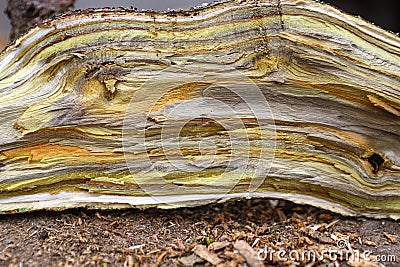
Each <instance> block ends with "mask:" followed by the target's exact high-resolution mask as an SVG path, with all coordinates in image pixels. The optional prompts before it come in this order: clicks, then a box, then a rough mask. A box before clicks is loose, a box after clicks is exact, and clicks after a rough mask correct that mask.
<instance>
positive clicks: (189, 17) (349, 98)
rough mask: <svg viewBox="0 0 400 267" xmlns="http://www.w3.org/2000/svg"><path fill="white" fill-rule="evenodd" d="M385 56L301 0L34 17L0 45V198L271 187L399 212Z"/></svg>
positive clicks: (73, 198)
mask: <svg viewBox="0 0 400 267" xmlns="http://www.w3.org/2000/svg"><path fill="white" fill-rule="evenodd" d="M399 55H400V39H399V38H398V37H397V36H395V35H394V34H391V33H389V32H386V31H384V30H382V29H380V28H378V27H376V26H373V25H371V24H370V23H368V22H366V21H364V20H362V19H360V18H355V17H352V16H349V15H346V14H343V13H341V12H340V11H339V10H337V9H335V8H333V7H331V6H329V5H326V4H321V3H317V2H314V1H310V0H301V1H300V0H281V1H251V0H248V1H229V2H224V3H219V4H215V5H211V6H208V7H203V8H198V9H193V10H191V11H182V12H167V13H154V12H150V11H149V12H139V13H138V12H134V11H131V10H122V9H114V10H109V9H95V10H86V11H82V12H75V13H70V14H66V15H63V16H62V17H59V18H55V19H53V20H48V21H46V22H44V23H43V24H41V25H39V26H37V27H36V28H33V29H32V30H30V31H29V32H28V33H26V34H25V35H24V36H22V37H21V38H19V39H18V40H16V41H15V43H14V44H12V45H10V46H9V47H8V48H7V49H6V50H5V51H4V52H3V53H2V55H1V58H0V113H1V116H0V153H1V154H0V210H1V211H2V212H22V211H27V210H36V209H64V208H71V207H83V206H84V207H88V208H126V207H131V206H135V207H150V206H157V207H177V206H188V205H200V204H204V203H208V202H210V201H218V200H225V199H230V198H242V197H273V198H281V199H289V200H292V201H295V202H300V203H307V204H311V205H315V206H319V207H322V208H325V209H329V210H332V211H335V212H339V213H342V214H348V215H365V216H371V217H391V218H400V146H399V137H400V121H399V115H400V90H399V88H400V76H399V73H400V57H399Z"/></svg>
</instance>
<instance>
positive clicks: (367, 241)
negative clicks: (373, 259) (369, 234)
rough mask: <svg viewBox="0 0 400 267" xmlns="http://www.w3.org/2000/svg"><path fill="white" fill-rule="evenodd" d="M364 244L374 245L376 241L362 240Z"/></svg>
mask: <svg viewBox="0 0 400 267" xmlns="http://www.w3.org/2000/svg"><path fill="white" fill-rule="evenodd" d="M364 244H366V245H367V246H373V247H375V246H376V243H375V242H373V241H369V240H364Z"/></svg>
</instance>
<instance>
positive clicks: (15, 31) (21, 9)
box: [4, 0, 75, 41]
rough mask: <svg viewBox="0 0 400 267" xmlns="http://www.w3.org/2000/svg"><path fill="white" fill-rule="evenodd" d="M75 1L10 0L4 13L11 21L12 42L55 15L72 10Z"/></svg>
mask: <svg viewBox="0 0 400 267" xmlns="http://www.w3.org/2000/svg"><path fill="white" fill-rule="evenodd" d="M74 2H75V0H8V2H7V6H6V9H5V10H4V12H5V13H6V14H7V16H8V17H9V18H10V20H11V26H12V29H11V33H10V40H11V41H13V40H14V39H16V38H17V37H18V36H19V35H21V34H22V33H25V32H26V31H27V30H28V29H29V28H31V27H33V26H34V25H36V24H39V23H41V22H42V21H43V20H45V19H48V18H51V17H52V16H54V15H57V14H61V13H64V12H66V11H67V10H68V9H70V8H72V6H73V4H74Z"/></svg>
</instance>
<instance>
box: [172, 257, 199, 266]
mask: <svg viewBox="0 0 400 267" xmlns="http://www.w3.org/2000/svg"><path fill="white" fill-rule="evenodd" d="M178 261H179V262H180V263H182V264H183V265H185V266H193V265H195V264H196V263H201V262H204V260H203V259H202V258H200V257H198V256H196V255H195V254H191V255H189V256H186V257H182V258H180V259H178Z"/></svg>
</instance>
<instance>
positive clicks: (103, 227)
mask: <svg viewBox="0 0 400 267" xmlns="http://www.w3.org/2000/svg"><path fill="white" fill-rule="evenodd" d="M282 214H284V216H282ZM284 217H285V218H286V219H285V220H282V219H283V218H284ZM399 232H400V225H399V223H398V222H395V221H391V220H370V219H364V218H361V219H360V218H352V217H343V216H340V215H337V214H333V213H327V212H326V211H323V210H319V209H316V208H313V207H309V206H301V205H295V204H293V203H291V202H287V201H279V203H278V204H277V206H276V207H272V206H271V203H270V202H269V201H268V200H265V199H254V200H247V201H232V202H227V203H221V204H210V205H207V206H203V207H197V208H182V209H176V210H157V209H150V210H145V211H142V210H135V209H132V210H122V211H97V212H96V211H87V210H84V209H77V210H70V211H64V212H33V213H30V214H14V215H5V216H4V215H3V216H1V217H0V266H10V267H11V266H20V264H23V265H24V266H37V265H46V266H115V265H117V266H126V267H133V266H155V265H159V266H171V265H172V266H218V267H224V266H264V265H265V266H276V265H280V266H309V267H314V266H321V267H322V266H332V267H335V266H356V267H357V266H372V267H375V266H398V265H399V264H400V261H399V260H400V255H398V251H400V244H399V242H396V241H397V239H396V235H395V233H399ZM105 233H106V234H105ZM342 241H344V242H345V243H343V244H341V243H340V242H342ZM330 250H332V251H333V252H334V253H333V254H332V255H329V254H327V253H326V252H327V251H330ZM364 252H368V254H367V255H368V257H367V258H365V259H364V258H363V257H362V253H364ZM279 253H281V254H279ZM282 253H284V254H282ZM307 253H314V254H313V255H311V256H315V258H313V257H310V258H307V257H305V258H301V255H308V254H307ZM357 253H359V254H360V256H361V257H356V256H357ZM396 253H397V254H396ZM290 255H291V256H292V258H290V257H289V256H290ZM346 255H347V258H346ZM297 256H299V257H298V258H296V257H297ZM382 256H384V257H386V258H385V260H386V261H385V262H382V261H380V259H379V257H380V258H382ZM392 256H394V257H392Z"/></svg>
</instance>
